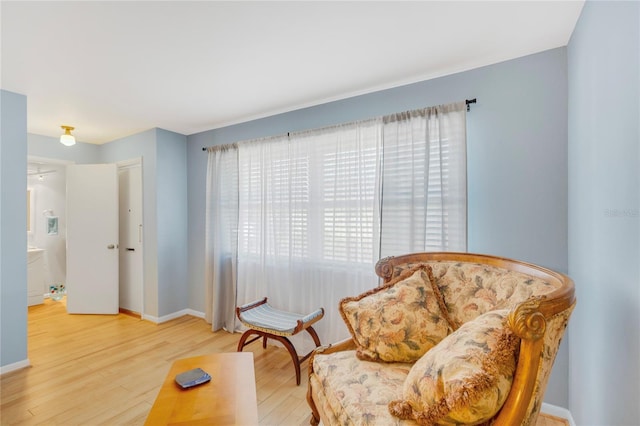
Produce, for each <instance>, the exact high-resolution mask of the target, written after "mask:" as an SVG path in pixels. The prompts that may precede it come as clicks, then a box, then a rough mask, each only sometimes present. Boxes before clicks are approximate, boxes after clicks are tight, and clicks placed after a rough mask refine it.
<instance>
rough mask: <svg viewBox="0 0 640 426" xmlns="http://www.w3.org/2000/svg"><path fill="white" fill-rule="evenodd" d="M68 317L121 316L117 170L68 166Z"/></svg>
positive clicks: (110, 166) (109, 165)
mask: <svg viewBox="0 0 640 426" xmlns="http://www.w3.org/2000/svg"><path fill="white" fill-rule="evenodd" d="M67 312H69V313H70V314H117V313H118V174H117V169H116V165H115V164H89V165H70V166H67Z"/></svg>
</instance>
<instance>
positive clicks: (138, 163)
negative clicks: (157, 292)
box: [116, 157, 146, 319]
mask: <svg viewBox="0 0 640 426" xmlns="http://www.w3.org/2000/svg"><path fill="white" fill-rule="evenodd" d="M116 167H117V168H118V172H119V171H120V170H122V169H126V168H132V167H140V178H141V186H142V188H141V191H140V196H141V198H142V199H141V200H140V206H142V229H141V232H142V265H140V268H141V271H140V272H141V275H142V285H141V286H140V292H141V293H142V294H141V295H140V296H141V300H142V304H141V312H140V318H141V319H143V318H144V315H145V297H144V296H145V279H144V270H145V268H144V258H145V252H146V249H145V240H146V239H145V238H144V227H145V223H144V165H143V161H142V157H136V158H131V159H129V160H123V161H118V162H116Z"/></svg>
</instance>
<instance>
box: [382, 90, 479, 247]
mask: <svg viewBox="0 0 640 426" xmlns="http://www.w3.org/2000/svg"><path fill="white" fill-rule="evenodd" d="M383 121H384V130H383V139H384V148H383V159H384V161H383V165H382V176H383V177H382V179H383V185H382V188H383V192H382V225H381V229H382V234H381V241H380V254H381V256H382V257H385V256H390V255H399V254H406V253H414V252H421V251H462V252H464V251H466V250H467V204H466V203H467V189H466V184H467V174H466V170H467V163H466V159H467V156H466V103H465V102H458V103H455V104H450V105H440V106H435V107H429V108H424V109H420V110H414V111H409V112H404V113H400V114H393V115H389V116H386V117H384V120H383Z"/></svg>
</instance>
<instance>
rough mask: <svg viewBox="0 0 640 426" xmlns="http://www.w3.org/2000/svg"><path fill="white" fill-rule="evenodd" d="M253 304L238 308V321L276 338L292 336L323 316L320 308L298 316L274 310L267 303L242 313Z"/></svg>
mask: <svg viewBox="0 0 640 426" xmlns="http://www.w3.org/2000/svg"><path fill="white" fill-rule="evenodd" d="M255 303H256V302H252V303H249V304H247V305H243V306H240V315H239V317H238V318H239V319H240V321H241V322H242V323H243V324H244V325H245V326H247V327H249V328H253V329H255V330H261V331H265V332H267V333H271V334H276V335H278V336H293V335H294V334H296V333H299V332H301V331H302V330H303V329H305V328H307V327H309V326H310V325H311V324H313V323H315V322H317V321H319V320H320V319H321V318H322V317H323V316H324V310H323V309H322V308H320V309H317V310H315V311H313V312H312V313H310V314H308V315H300V314H294V313H291V312H286V311H280V310H278V309H274V308H273V307H272V306H271V305H269V304H268V303H263V304H260V305H257V306H254V307H253V308H249V309H247V310H244V311H243V309H244V308H246V307H247V306H251V305H253V304H255ZM301 323H302V325H301Z"/></svg>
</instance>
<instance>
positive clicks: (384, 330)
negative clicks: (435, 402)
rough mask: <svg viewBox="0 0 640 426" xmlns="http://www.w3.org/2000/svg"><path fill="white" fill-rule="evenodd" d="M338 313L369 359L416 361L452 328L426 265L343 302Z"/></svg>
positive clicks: (361, 353)
mask: <svg viewBox="0 0 640 426" xmlns="http://www.w3.org/2000/svg"><path fill="white" fill-rule="evenodd" d="M340 314H341V315H342V318H343V319H344V322H345V323H346V324H347V328H348V329H349V332H350V333H351V336H352V337H353V340H354V341H355V344H356V348H357V351H356V355H357V356H358V358H360V359H362V360H367V361H384V362H414V361H416V360H418V359H420V357H421V356H422V355H424V354H425V352H427V351H428V350H429V349H431V348H432V347H434V346H435V345H436V344H438V342H440V341H441V340H442V339H444V338H445V337H446V336H447V334H449V333H450V332H451V330H452V329H453V328H452V327H451V325H450V321H449V319H448V315H447V311H446V308H445V305H444V301H443V299H442V295H441V294H440V290H439V289H438V287H437V286H436V284H435V281H434V280H433V276H432V274H431V267H430V266H428V265H420V266H418V267H416V268H413V269H411V270H409V271H406V272H405V273H403V274H402V275H400V276H398V277H397V278H395V279H394V280H393V281H391V282H389V283H388V284H385V285H384V286H382V287H378V288H375V289H373V290H370V291H368V292H366V293H364V294H361V295H359V296H357V297H348V298H345V299H343V300H341V301H340Z"/></svg>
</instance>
